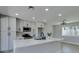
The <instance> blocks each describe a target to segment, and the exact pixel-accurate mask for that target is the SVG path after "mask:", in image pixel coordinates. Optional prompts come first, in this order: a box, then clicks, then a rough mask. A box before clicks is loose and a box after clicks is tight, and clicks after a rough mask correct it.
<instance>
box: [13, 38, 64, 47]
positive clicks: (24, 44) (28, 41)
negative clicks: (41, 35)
mask: <svg viewBox="0 0 79 59" xmlns="http://www.w3.org/2000/svg"><path fill="white" fill-rule="evenodd" d="M61 40H63V39H59V38H51V39H46V40H34V39H26V40H15V48H19V47H28V46H32V45H38V44H44V43H48V42H55V41H61Z"/></svg>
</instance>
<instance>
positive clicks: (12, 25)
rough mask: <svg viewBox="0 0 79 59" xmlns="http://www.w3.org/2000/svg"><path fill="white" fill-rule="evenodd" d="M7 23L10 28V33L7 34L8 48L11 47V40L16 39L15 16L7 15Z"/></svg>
mask: <svg viewBox="0 0 79 59" xmlns="http://www.w3.org/2000/svg"><path fill="white" fill-rule="evenodd" d="M8 22H9V25H8V27H9V28H10V29H9V30H8V32H9V33H10V35H9V36H8V38H9V50H12V49H13V45H14V44H13V40H16V18H14V17H9V19H8Z"/></svg>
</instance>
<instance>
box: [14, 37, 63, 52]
mask: <svg viewBox="0 0 79 59" xmlns="http://www.w3.org/2000/svg"><path fill="white" fill-rule="evenodd" d="M61 40H63V39H59V38H51V39H46V40H34V39H27V40H15V52H16V53H41V52H42V53H43V52H60V49H61V48H60V46H61V44H60V42H59V41H61Z"/></svg>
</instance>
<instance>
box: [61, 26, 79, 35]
mask: <svg viewBox="0 0 79 59" xmlns="http://www.w3.org/2000/svg"><path fill="white" fill-rule="evenodd" d="M62 36H79V26H78V25H73V26H63V27H62Z"/></svg>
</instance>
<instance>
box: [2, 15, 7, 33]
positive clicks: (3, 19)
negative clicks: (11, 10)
mask: <svg viewBox="0 0 79 59" xmlns="http://www.w3.org/2000/svg"><path fill="white" fill-rule="evenodd" d="M1 31H2V32H4V31H6V32H8V17H6V16H1Z"/></svg>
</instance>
